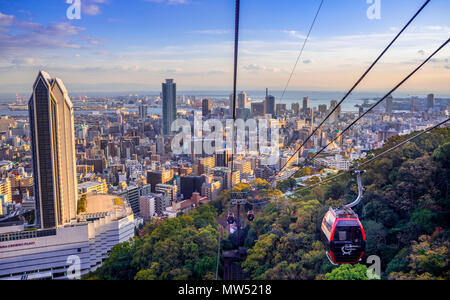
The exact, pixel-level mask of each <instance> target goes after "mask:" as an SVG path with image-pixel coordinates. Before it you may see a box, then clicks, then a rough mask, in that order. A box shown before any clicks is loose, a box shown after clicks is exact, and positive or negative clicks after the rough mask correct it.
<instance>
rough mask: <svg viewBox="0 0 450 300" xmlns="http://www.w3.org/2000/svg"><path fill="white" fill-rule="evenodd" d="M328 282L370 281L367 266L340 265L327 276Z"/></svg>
mask: <svg viewBox="0 0 450 300" xmlns="http://www.w3.org/2000/svg"><path fill="white" fill-rule="evenodd" d="M325 278H326V279H327V280H369V278H368V277H367V267H366V266H365V265H361V264H357V265H340V266H339V267H338V268H336V269H334V270H333V271H331V273H327V274H326V275H325Z"/></svg>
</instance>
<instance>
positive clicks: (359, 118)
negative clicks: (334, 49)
mask: <svg viewBox="0 0 450 300" xmlns="http://www.w3.org/2000/svg"><path fill="white" fill-rule="evenodd" d="M449 42H450V38H449V39H448V40H447V41H446V42H444V43H443V44H442V45H441V46H440V47H439V48H438V49H437V50H436V51H434V52H433V53H432V54H431V55H430V56H429V57H428V58H427V59H426V60H424V61H423V62H422V63H421V64H420V65H419V66H418V67H417V68H416V69H414V71H412V72H411V73H410V74H409V75H408V76H406V77H405V78H404V79H403V80H402V81H400V82H399V83H398V84H397V85H396V86H395V87H394V88H393V89H392V90H390V91H389V92H388V93H387V94H386V95H385V96H384V97H383V98H381V99H380V100H378V101H377V102H376V103H375V104H374V105H372V106H371V107H370V108H369V109H368V110H367V111H365V112H364V113H363V114H361V115H360V116H359V117H358V118H356V120H354V121H353V122H352V123H350V125H348V126H347V127H346V128H345V129H344V130H343V131H342V132H340V133H339V134H338V135H337V136H336V137H335V138H334V139H333V140H332V141H330V142H329V143H328V144H327V145H326V146H325V147H323V148H322V149H321V150H320V151H318V152H317V153H316V154H315V155H314V156H313V157H312V159H314V158H316V157H317V156H318V155H320V153H322V152H323V151H324V150H325V149H327V148H328V147H329V146H330V145H331V144H332V143H334V142H335V141H336V140H337V139H338V138H339V137H341V136H342V135H343V134H344V133H345V132H347V131H348V130H349V129H350V128H351V127H352V126H353V125H355V124H356V123H357V122H358V121H359V120H361V119H362V118H363V117H364V116H366V115H367V114H368V113H369V112H371V111H372V110H373V109H374V108H375V107H377V106H378V105H379V104H380V103H381V102H383V101H384V100H385V99H386V98H387V97H389V96H390V95H391V94H392V93H394V92H395V91H396V90H397V89H398V88H399V87H401V86H402V85H403V84H404V83H405V82H406V81H408V80H409V79H410V78H411V77H412V76H413V75H414V74H415V73H416V72H417V71H419V70H420V69H421V68H422V67H423V66H424V65H425V64H426V63H428V62H429V61H430V60H431V59H432V58H433V57H434V56H435V55H436V54H437V53H438V52H439V51H441V50H442V49H443V48H444V47H445V46H447V44H448V43H449Z"/></svg>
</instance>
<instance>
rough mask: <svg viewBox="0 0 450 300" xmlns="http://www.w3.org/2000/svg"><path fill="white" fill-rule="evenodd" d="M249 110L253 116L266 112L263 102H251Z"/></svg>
mask: <svg viewBox="0 0 450 300" xmlns="http://www.w3.org/2000/svg"><path fill="white" fill-rule="evenodd" d="M251 111H252V116H253V117H258V116H264V115H265V114H266V110H265V105H264V102H252V104H251Z"/></svg>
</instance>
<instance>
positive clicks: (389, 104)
mask: <svg viewBox="0 0 450 300" xmlns="http://www.w3.org/2000/svg"><path fill="white" fill-rule="evenodd" d="M393 102H394V98H393V97H392V96H391V95H389V96H388V97H387V98H386V114H389V115H390V114H392V107H393V105H394V103H393Z"/></svg>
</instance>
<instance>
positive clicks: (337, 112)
mask: <svg viewBox="0 0 450 300" xmlns="http://www.w3.org/2000/svg"><path fill="white" fill-rule="evenodd" d="M337 104H338V102H337V101H336V100H331V102H330V111H332V110H333V109H335V108H336V106H337ZM340 113H341V107H340V106H339V107H338V108H337V109H336V110H335V111H334V113H333V114H332V115H331V118H330V122H331V123H334V122H337V121H339V115H340Z"/></svg>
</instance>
